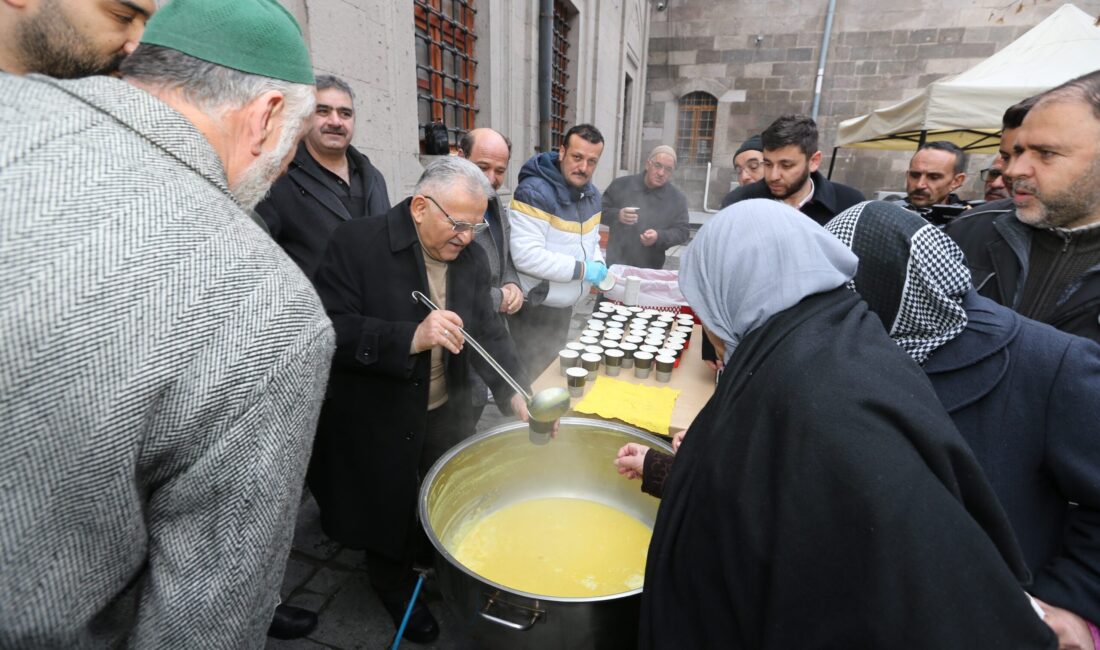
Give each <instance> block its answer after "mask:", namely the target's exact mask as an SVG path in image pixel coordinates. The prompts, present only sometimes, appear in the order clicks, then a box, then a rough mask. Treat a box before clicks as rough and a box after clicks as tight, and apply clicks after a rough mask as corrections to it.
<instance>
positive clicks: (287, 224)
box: [256, 143, 390, 277]
mask: <svg viewBox="0 0 1100 650" xmlns="http://www.w3.org/2000/svg"><path fill="white" fill-rule="evenodd" d="M348 157H349V158H350V159H351V160H352V161H353V162H354V163H355V164H356V165H358V166H359V168H360V169H362V170H363V185H364V187H363V190H364V193H365V198H366V210H365V211H364V213H363V214H350V213H348V210H347V208H345V207H344V204H343V202H341V201H340V198H339V197H337V196H336V195H335V194H333V193H332V192H331V191H330V190H329V189H328V187H327V186H326V185H325V182H324V179H323V177H322V176H321V173H322V172H320V171H319V170H317V169H316V166H317V163H316V162H315V161H313V160H312V158H311V157H310V155H309V151H307V150H306V145H305V143H302V144H299V145H298V152H297V153H296V154H295V155H294V160H292V161H291V163H290V167H289V168H288V169H287V172H286V174H284V175H283V176H282V177H281V178H279V180H277V181H275V184H274V185H272V186H271V194H269V195H268V197H267V198H266V199H264V200H263V201H261V202H260V204H259V205H257V206H256V212H258V213H259V215H260V216H261V217H262V218H263V220H264V222H265V223H267V227H268V230H270V231H271V236H272V237H273V238H274V239H275V241H277V242H278V243H279V245H280V246H282V247H283V250H285V251H286V253H287V255H289V256H290V259H292V260H294V261H295V262H296V263H297V264H298V266H299V267H301V269H302V271H303V272H305V274H306V276H307V277H310V276H312V275H313V271H314V269H315V268H317V263H318V262H319V261H320V259H321V254H322V253H324V251H325V246H326V245H327V244H328V238H329V235H331V234H332V231H333V230H335V229H336V227H337V226H339V225H340V224H341V223H343V222H345V221H350V220H351V219H357V218H359V217H366V216H370V215H373V214H385V213H386V212H388V211H389V209H390V198H389V193H388V192H387V190H386V180H385V179H384V178H382V173H381V172H379V171H378V169H376V168H375V167H374V165H372V164H371V162H370V159H369V158H367V157H366V156H364V155H363V154H361V153H359V151H358V150H356V149H355V147H348Z"/></svg>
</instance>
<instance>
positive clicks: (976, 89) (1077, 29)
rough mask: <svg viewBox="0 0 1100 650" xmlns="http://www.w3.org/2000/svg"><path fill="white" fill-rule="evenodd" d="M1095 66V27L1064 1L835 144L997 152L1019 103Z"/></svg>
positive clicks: (1099, 38) (852, 124) (845, 130)
mask: <svg viewBox="0 0 1100 650" xmlns="http://www.w3.org/2000/svg"><path fill="white" fill-rule="evenodd" d="M1098 68H1100V26H1097V25H1096V19H1095V18H1094V17H1092V16H1089V15H1088V14H1086V13H1085V12H1083V11H1081V10H1080V9H1078V8H1077V7H1075V6H1074V5H1072V4H1066V5H1063V6H1062V7H1060V8H1059V9H1058V10H1057V11H1055V12H1054V13H1053V14H1051V15H1050V16H1048V17H1047V19H1046V20H1044V21H1042V22H1041V23H1039V24H1038V25H1036V26H1035V27H1033V28H1031V29H1030V30H1028V31H1027V33H1025V34H1024V35H1022V36H1021V37H1020V38H1018V39H1016V40H1015V41H1013V42H1012V43H1010V44H1008V45H1007V46H1005V47H1004V48H1003V49H1001V50H1000V51H999V52H997V53H996V54H994V55H993V56H991V57H989V58H988V59H986V60H984V61H982V62H981V63H979V64H977V65H975V66H974V67H973V68H970V69H969V70H967V71H966V72H963V73H961V74H958V75H955V76H954V77H947V78H945V79H941V80H939V81H936V82H934V83H932V84H930V85H929V86H928V87H927V88H925V90H924V92H923V93H921V94H920V95H916V96H914V97H910V98H909V99H906V100H905V101H903V102H901V103H899V104H895V105H893V106H888V107H886V108H880V109H878V110H877V111H874V112H871V113H868V114H866V115H862V116H860V117H855V118H852V119H850V120H845V121H843V122H841V123H840V126H839V128H838V130H837V146H838V147H853V148H858V149H891V150H914V149H916V148H917V143H918V142H919V141H920V137H921V132H922V131H924V132H925V138H926V141H928V142H931V141H933V140H949V141H951V142H954V143H955V144H957V145H959V146H960V147H963V148H964V149H966V150H968V151H972V152H977V153H983V152H984V153H993V152H996V151H997V144H998V142H999V141H1000V136H999V134H1000V131H1001V117H1002V115H1003V114H1004V111H1005V109H1007V108H1008V107H1009V106H1011V105H1013V104H1015V103H1016V102H1018V101H1020V100H1022V99H1024V98H1027V97H1030V96H1032V95H1035V94H1037V93H1040V92H1043V91H1045V90H1048V89H1050V88H1053V87H1054V86H1057V85H1058V84H1061V83H1062V82H1064V81H1069V80H1070V79H1073V78H1074V77H1078V76H1080V75H1082V74H1085V73H1087V72H1092V71H1093V70H1096V69H1098Z"/></svg>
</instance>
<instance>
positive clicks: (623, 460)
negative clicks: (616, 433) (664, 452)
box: [615, 442, 649, 479]
mask: <svg viewBox="0 0 1100 650" xmlns="http://www.w3.org/2000/svg"><path fill="white" fill-rule="evenodd" d="M647 453H649V447H646V446H645V445H639V444H638V443H636V442H628V443H626V444H625V445H623V447H622V449H620V450H619V454H618V456H616V457H615V467H616V468H617V469H618V470H619V474H622V475H623V476H625V477H627V478H628V479H636V478H642V466H643V465H644V464H645V455H646V454H647Z"/></svg>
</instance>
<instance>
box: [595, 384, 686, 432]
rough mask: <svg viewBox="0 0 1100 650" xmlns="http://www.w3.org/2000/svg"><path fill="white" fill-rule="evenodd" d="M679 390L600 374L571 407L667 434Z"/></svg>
mask: <svg viewBox="0 0 1100 650" xmlns="http://www.w3.org/2000/svg"><path fill="white" fill-rule="evenodd" d="M679 396H680V391H678V390H676V389H674V388H655V387H653V386H644V385H640V384H632V383H630V382H628V381H620V380H618V379H611V378H610V377H604V376H600V377H597V378H596V383H595V384H593V385H592V388H590V389H589V391H588V394H587V395H585V396H584V399H583V400H581V402H580V403H579V404H577V405H576V406H574V407H573V410H574V411H578V412H580V413H590V414H592V415H598V416H600V417H603V418H615V419H617V420H622V421H623V422H627V423H629V424H633V425H634V426H636V427H641V428H642V429H645V430H646V431H652V432H654V433H659V434H661V435H666V436H667V435H668V430H669V426H670V425H671V424H672V408H673V407H674V406H675V405H676V398H677V397H679Z"/></svg>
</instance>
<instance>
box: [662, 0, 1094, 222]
mask: <svg viewBox="0 0 1100 650" xmlns="http://www.w3.org/2000/svg"><path fill="white" fill-rule="evenodd" d="M1061 4H1062V3H1061V2H1054V1H1051V0H1027V1H1026V2H1021V1H1019V0H1017V1H1015V2H1006V0H969V1H968V2H961V1H959V0H926V1H924V2H919V3H918V2H912V1H911V0H908V1H906V0H876V1H875V2H870V1H868V0H838V1H837V3H836V14H835V17H834V22H833V29H832V36H831V38H830V41H829V47H828V52H827V53H828V61H827V65H826V67H825V76H824V80H823V84H822V94H821V98H820V109H819V113H818V125H819V127H820V129H821V133H822V137H821V149H822V150H823V151H824V152H825V156H826V160H825V162H824V163H823V166H824V168H826V169H827V167H828V157H829V155H830V153H831V151H832V146H833V141H834V138H835V133H836V126H837V124H838V123H839V122H841V121H843V120H845V119H848V118H850V117H856V116H858V115H861V114H864V113H867V112H869V111H871V110H874V109H876V108H881V107H883V106H888V105H890V104H893V103H896V102H898V101H900V100H902V99H904V98H906V97H909V96H911V95H914V94H917V93H918V92H920V90H921V89H923V88H924V87H925V86H927V85H928V84H929V83H931V82H932V81H935V80H937V79H939V78H941V77H944V76H947V75H952V74H957V73H959V72H962V71H964V70H966V69H968V68H970V67H971V66H973V65H975V64H976V63H978V62H979V61H981V60H982V59H984V58H986V57H988V56H989V55H991V54H993V53H994V52H996V51H997V50H998V49H1000V47H1002V46H1003V45H1006V44H1008V43H1010V42H1011V41H1013V40H1014V39H1015V38H1017V37H1018V36H1020V35H1021V34H1023V33H1024V32H1025V31H1027V30H1028V29H1030V28H1031V27H1033V26H1034V25H1036V24H1037V23H1039V22H1040V21H1041V20H1043V19H1044V18H1046V17H1047V16H1048V15H1050V14H1051V13H1052V12H1053V11H1054V10H1055V9H1057V8H1058V7H1060V6H1061ZM1076 5H1077V6H1078V7H1079V8H1080V9H1082V10H1083V11H1085V12H1087V13H1090V14H1094V15H1095V14H1100V0H1078V2H1076ZM827 6H828V2H827V1H826V0H820V1H813V0H720V1H715V0H670V1H669V2H668V7H667V9H666V10H665V11H662V12H658V11H656V9H655V8H654V9H653V10H652V11H653V14H652V26H651V33H652V38H651V39H650V55H649V73H648V78H649V84H648V86H647V88H646V90H647V99H646V109H645V117H644V119H645V124H644V125H643V147H650V146H653V145H655V144H659V143H662V142H664V143H667V144H672V143H673V142H674V139H675V135H676V133H675V128H676V121H675V120H676V113H677V100H678V99H679V97H681V96H682V95H684V94H687V93H689V92H693V91H696V90H705V91H707V92H710V93H711V94H712V95H714V96H716V97H717V98H718V99H719V106H718V116H717V131H716V134H715V140H716V142H715V151H714V155H713V159H712V160H713V164H714V166H715V169H714V171H713V172H712V174H711V191H710V195H711V199H710V206H709V207H711V208H715V207H717V206H718V203H719V200H720V198H721V196H722V195H723V194H724V193H725V192H726V191H728V189H729V187H730V184H731V182H732V181H733V180H734V178H733V170H732V155H733V152H734V151H736V149H737V147H738V146H739V145H740V143H741V142H742V141H743V140H744V139H745V138H747V137H748V136H750V135H753V134H756V133H759V132H760V131H761V130H762V129H763V128H764V127H766V126H767V125H768V124H769V123H770V122H771V121H772V120H773V119H775V118H776V117H778V116H779V115H782V114H784V113H802V114H807V115H808V114H810V112H811V107H812V104H813V98H814V83H815V77H816V71H817V66H818V59H819V53H820V49H821V40H822V34H823V32H824V28H825V14H826V9H827ZM1098 67H1100V62H1098ZM910 155H911V154H909V153H902V152H877V151H875V152H871V151H856V150H852V149H842V150H840V151H839V153H838V156H837V161H836V170H835V172H834V174H833V178H834V179H835V180H838V181H841V182H844V183H847V184H850V185H854V186H855V187H857V188H859V189H860V190H862V191H863V192H864V193H865V194H868V195H869V196H870V195H872V194H873V193H874V192H875V191H878V190H886V189H899V188H904V187H905V181H904V170H905V169H906V166H907V163H908V160H909V157H910ZM991 159H992V156H990V155H978V156H976V157H975V160H972V161H971V164H970V168H969V171H970V172H971V175H972V180H971V181H969V182H968V183H967V185H966V186H965V187H964V192H963V196H964V197H967V196H976V195H977V194H980V192H979V190H978V189H977V188H978V185H979V183H978V182H977V180H976V179H977V171H978V170H979V169H981V168H982V167H985V166H987V164H988V162H989V160H991ZM703 179H704V174H703V173H701V172H700V171H699V170H692V169H683V170H682V174H681V180H680V183H681V185H683V186H684V190H685V191H686V192H687V193H688V195H689V197H690V200H691V202H692V207H693V208H695V209H698V208H700V207H702V197H703Z"/></svg>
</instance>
